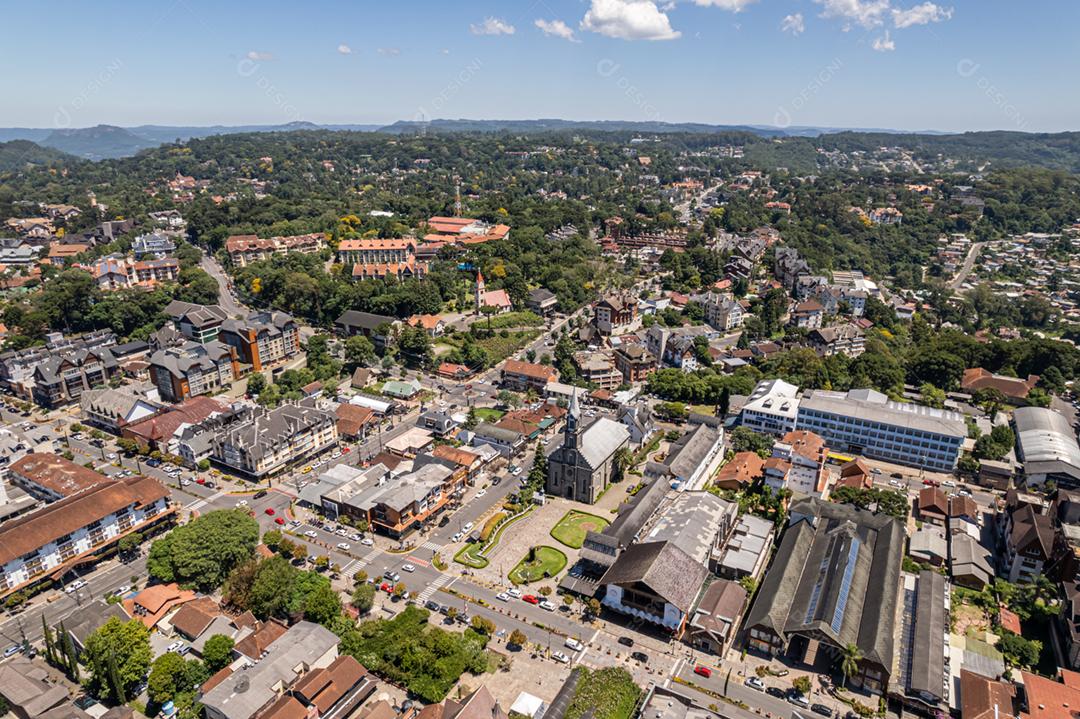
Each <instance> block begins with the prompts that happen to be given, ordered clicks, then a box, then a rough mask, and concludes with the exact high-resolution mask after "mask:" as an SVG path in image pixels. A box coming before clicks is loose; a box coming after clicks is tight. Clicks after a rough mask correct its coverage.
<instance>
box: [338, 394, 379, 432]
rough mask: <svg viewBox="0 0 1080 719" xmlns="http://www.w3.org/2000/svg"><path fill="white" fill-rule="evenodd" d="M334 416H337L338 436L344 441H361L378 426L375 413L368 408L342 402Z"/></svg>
mask: <svg viewBox="0 0 1080 719" xmlns="http://www.w3.org/2000/svg"><path fill="white" fill-rule="evenodd" d="M334 414H335V415H336V416H337V427H338V435H339V436H341V437H344V438H345V439H363V438H364V437H366V436H367V435H368V432H371V431H372V430H373V429H375V428H377V427H378V426H379V418H378V417H377V416H376V415H375V411H374V410H372V409H370V408H368V407H360V406H357V405H355V404H349V403H348V402H342V403H341V404H339V405H338V406H337V409H335V410H334Z"/></svg>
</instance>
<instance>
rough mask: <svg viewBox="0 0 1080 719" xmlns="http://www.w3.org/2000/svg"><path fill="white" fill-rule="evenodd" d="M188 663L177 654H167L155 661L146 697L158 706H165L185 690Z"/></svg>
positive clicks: (147, 684)
mask: <svg viewBox="0 0 1080 719" xmlns="http://www.w3.org/2000/svg"><path fill="white" fill-rule="evenodd" d="M186 671H187V662H186V661H184V658H183V657H182V656H180V655H179V654H177V653H176V652H165V653H164V654H162V655H161V656H159V657H158V658H157V659H155V660H154V663H153V665H152V666H151V668H150V678H149V679H147V681H146V695H147V696H148V697H150V701H152V702H154V703H156V704H164V703H165V702H167V701H170V700H171V699H173V698H174V697H175V696H176V695H177V693H178V692H180V691H182V690H183V689H184V684H185V681H184V680H185V675H186Z"/></svg>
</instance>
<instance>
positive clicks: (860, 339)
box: [807, 322, 866, 358]
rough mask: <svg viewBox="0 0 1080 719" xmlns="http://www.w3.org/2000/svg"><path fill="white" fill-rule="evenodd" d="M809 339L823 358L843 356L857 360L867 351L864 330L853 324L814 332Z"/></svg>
mask: <svg viewBox="0 0 1080 719" xmlns="http://www.w3.org/2000/svg"><path fill="white" fill-rule="evenodd" d="M807 339H808V340H809V341H810V346H811V347H812V348H813V349H814V351H815V352H817V353H818V354H819V355H821V356H822V357H832V356H833V355H841V354H842V355H845V356H847V357H851V358H855V357H858V356H859V355H861V354H862V353H863V352H865V351H866V337H865V335H864V333H863V331H862V329H861V328H860V327H859V326H858V325H856V324H853V323H851V322H848V323H846V324H842V325H835V326H833V327H821V328H818V329H815V330H812V331H811V332H810V334H809V335H808V336H807Z"/></svg>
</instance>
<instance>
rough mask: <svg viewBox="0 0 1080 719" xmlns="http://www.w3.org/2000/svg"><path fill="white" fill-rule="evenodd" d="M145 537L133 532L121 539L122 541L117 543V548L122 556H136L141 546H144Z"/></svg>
mask: <svg viewBox="0 0 1080 719" xmlns="http://www.w3.org/2000/svg"><path fill="white" fill-rule="evenodd" d="M142 541H143V536H142V534H140V533H138V532H132V533H131V534H127V535H124V536H123V537H121V538H120V541H119V542H117V543H116V548H117V550H119V552H120V554H134V553H135V552H136V551H138V549H139V545H141V544H142Z"/></svg>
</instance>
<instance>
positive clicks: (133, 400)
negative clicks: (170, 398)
mask: <svg viewBox="0 0 1080 719" xmlns="http://www.w3.org/2000/svg"><path fill="white" fill-rule="evenodd" d="M79 407H80V409H81V411H82V415H83V418H84V419H85V421H86V423H87V424H89V425H91V426H93V427H98V428H100V429H103V430H105V431H106V432H111V433H112V434H116V435H119V434H120V432H121V430H122V429H123V428H124V427H126V426H127V425H129V424H135V423H137V422H141V421H142V420H144V419H146V418H147V417H152V416H154V415H156V414H158V413H159V412H161V411H162V410H163V409H164V407H163V406H162V405H161V404H159V403H158V402H155V401H153V400H151V399H149V398H148V397H145V396H143V395H141V394H137V393H135V392H133V391H132V390H130V389H127V388H120V389H115V390H114V389H92V390H89V391H87V392H83V394H82V397H81V398H80V400H79Z"/></svg>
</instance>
